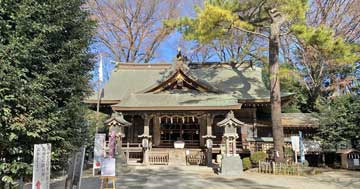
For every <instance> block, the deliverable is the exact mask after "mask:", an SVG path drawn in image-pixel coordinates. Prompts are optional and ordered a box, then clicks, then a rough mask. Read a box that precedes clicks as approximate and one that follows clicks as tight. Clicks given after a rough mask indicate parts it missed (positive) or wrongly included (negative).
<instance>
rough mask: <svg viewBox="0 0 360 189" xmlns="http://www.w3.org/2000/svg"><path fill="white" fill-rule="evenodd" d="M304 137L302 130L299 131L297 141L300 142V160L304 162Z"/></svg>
mask: <svg viewBox="0 0 360 189" xmlns="http://www.w3.org/2000/svg"><path fill="white" fill-rule="evenodd" d="M303 141H304V138H303V135H302V132H301V131H299V143H300V162H301V163H305V148H304V143H303Z"/></svg>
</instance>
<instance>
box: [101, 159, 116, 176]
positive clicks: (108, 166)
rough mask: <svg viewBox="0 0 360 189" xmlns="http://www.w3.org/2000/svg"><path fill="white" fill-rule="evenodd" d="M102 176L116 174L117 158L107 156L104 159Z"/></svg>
mask: <svg viewBox="0 0 360 189" xmlns="http://www.w3.org/2000/svg"><path fill="white" fill-rule="evenodd" d="M101 176H115V158H105V159H104V160H103V162H102V165H101Z"/></svg>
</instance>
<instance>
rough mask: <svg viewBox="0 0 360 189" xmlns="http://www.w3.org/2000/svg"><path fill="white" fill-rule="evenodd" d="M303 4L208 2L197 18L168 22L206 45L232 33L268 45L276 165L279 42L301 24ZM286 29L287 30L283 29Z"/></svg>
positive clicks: (300, 0) (283, 0)
mask: <svg viewBox="0 0 360 189" xmlns="http://www.w3.org/2000/svg"><path fill="white" fill-rule="evenodd" d="M306 9H307V1H306V0H265V1H264V0H244V1H238V0H207V1H205V3H204V8H200V7H197V8H196V12H197V17H196V18H188V17H185V18H182V19H181V20H179V21H177V22H176V21H175V22H174V21H169V22H167V23H166V24H167V25H169V26H172V25H177V26H178V27H179V28H180V31H181V32H183V34H184V36H185V38H186V39H190V40H197V41H199V42H201V43H207V42H209V41H211V40H213V39H216V38H220V37H221V36H226V35H227V33H228V32H229V31H231V30H238V31H242V32H246V33H249V34H253V35H254V36H256V37H258V38H259V39H260V40H268V42H269V46H268V47H269V48H268V50H269V55H268V61H269V71H270V101H271V118H272V131H273V138H274V146H275V151H277V152H278V156H276V157H275V160H276V161H283V146H284V136H283V135H284V134H283V127H282V126H281V123H280V115H281V95H280V81H279V42H280V36H281V35H283V34H286V33H287V32H285V33H282V31H283V30H290V27H289V26H291V25H292V24H293V23H298V22H299V23H303V22H304V20H305V12H306ZM285 26H286V27H285Z"/></svg>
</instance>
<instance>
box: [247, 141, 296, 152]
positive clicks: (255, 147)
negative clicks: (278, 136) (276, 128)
mask: <svg viewBox="0 0 360 189" xmlns="http://www.w3.org/2000/svg"><path fill="white" fill-rule="evenodd" d="M285 147H288V148H291V143H285ZM247 148H248V149H249V150H250V151H252V152H257V151H263V152H268V151H269V150H270V149H273V148H274V143H273V142H249V145H248V146H247Z"/></svg>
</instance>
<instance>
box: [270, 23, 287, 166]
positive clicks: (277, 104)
mask: <svg viewBox="0 0 360 189" xmlns="http://www.w3.org/2000/svg"><path fill="white" fill-rule="evenodd" d="M270 29H271V31H270V39H269V71H270V73H269V74H270V102H271V124H272V132H273V139H274V148H275V161H276V162H281V161H283V160H284V150H283V146H284V130H283V127H282V125H281V119H280V118H281V94H280V78H279V57H278V56H279V38H280V24H279V23H277V22H273V23H272V24H271V28H270Z"/></svg>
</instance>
